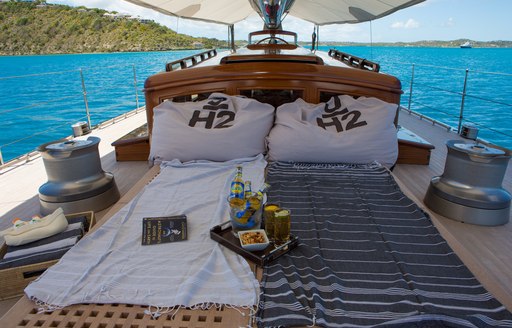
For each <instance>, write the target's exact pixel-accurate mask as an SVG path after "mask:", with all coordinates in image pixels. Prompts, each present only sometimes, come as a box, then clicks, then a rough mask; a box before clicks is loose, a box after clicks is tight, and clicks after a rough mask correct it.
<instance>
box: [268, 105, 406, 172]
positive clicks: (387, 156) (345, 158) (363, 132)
mask: <svg viewBox="0 0 512 328" xmlns="http://www.w3.org/2000/svg"><path fill="white" fill-rule="evenodd" d="M396 109H397V105H396V104H390V103H387V102H384V101H382V100H380V99H377V98H368V97H359V98H357V99H354V98H352V97H350V96H347V95H343V96H336V97H332V98H331V99H330V100H329V102H327V103H320V104H309V103H306V102H305V101H304V100H302V99H297V100H296V101H295V102H293V103H288V104H284V105H281V106H279V107H278V108H277V111H276V122H275V125H274V127H273V128H272V130H271V131H270V134H269V136H268V138H267V141H268V157H269V160H271V161H288V162H311V163H354V164H363V163H371V162H373V161H377V162H379V163H381V164H383V165H386V166H392V165H393V164H394V163H395V162H396V159H397V156H398V141H397V136H396V127H395V125H394V124H393V121H394V118H395V114H396Z"/></svg>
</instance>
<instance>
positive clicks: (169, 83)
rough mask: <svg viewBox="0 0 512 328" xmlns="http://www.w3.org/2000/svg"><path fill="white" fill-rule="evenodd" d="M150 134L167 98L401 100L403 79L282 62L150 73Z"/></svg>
mask: <svg viewBox="0 0 512 328" xmlns="http://www.w3.org/2000/svg"><path fill="white" fill-rule="evenodd" d="M144 87H145V89H144V92H145V94H146V115H147V120H148V130H149V135H150V136H151V132H152V128H153V108H154V107H155V106H157V105H158V104H160V103H161V102H163V101H164V100H167V99H172V98H174V97H178V96H187V95H191V94H197V93H209V92H222V93H225V94H228V95H239V94H240V92H241V91H242V90H250V89H282V90H298V91H302V93H303V95H302V98H303V99H304V100H305V101H306V102H310V103H318V102H320V96H321V93H322V92H329V93H334V94H346V95H351V96H356V97H358V96H371V97H376V98H379V99H382V100H384V101H387V102H390V103H395V104H397V105H398V104H399V103H400V96H401V94H402V89H401V83H400V81H399V80H398V79H397V78H395V77H393V76H390V75H384V74H377V73H374V72H369V71H362V70H357V69H353V68H344V67H335V66H326V65H318V64H305V63H297V62H293V61H291V62H283V61H281V60H280V61H277V62H276V61H263V62H237V63H236V64H221V65H215V66H208V67H197V68H195V69H193V70H192V69H190V70H182V71H175V72H165V73H160V74H156V75H153V76H150V77H149V78H148V79H147V80H146V83H145V85H144Z"/></svg>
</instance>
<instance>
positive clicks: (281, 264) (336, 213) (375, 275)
mask: <svg viewBox="0 0 512 328" xmlns="http://www.w3.org/2000/svg"><path fill="white" fill-rule="evenodd" d="M268 182H269V183H270V185H271V186H272V188H271V190H270V191H269V193H268V201H269V202H272V203H278V204H280V205H281V207H285V208H289V209H290V210H291V212H292V233H293V234H295V235H297V236H298V237H299V240H300V243H299V246H298V247H297V248H295V249H294V250H292V251H291V252H290V253H288V254H287V256H283V257H280V258H279V259H278V260H276V261H275V262H272V263H270V264H269V265H268V266H267V267H265V269H264V273H263V279H262V295H261V297H260V304H259V311H258V314H257V321H258V325H259V326H260V327H279V326H297V325H299V326H309V325H317V326H321V327H383V326H385V327H445V326H446V327H512V315H511V313H510V312H509V311H508V310H507V309H506V308H505V307H504V306H503V305H502V304H500V303H499V302H498V301H497V300H496V299H495V298H493V296H492V295H490V294H489V293H488V292H487V291H486V290H485V289H484V288H483V287H482V285H481V284H480V283H479V282H478V280H477V279H476V278H475V277H474V276H473V274H472V273H471V272H470V271H469V270H468V269H467V267H466V266H465V265H464V264H463V263H462V261H461V260H460V259H459V258H458V257H457V255H456V254H455V253H454V252H453V251H452V249H451V248H450V247H449V246H448V244H447V243H446V241H445V240H444V238H443V237H442V236H441V235H440V234H439V231H438V230H437V229H436V228H435V226H434V225H433V224H432V221H431V220H430V218H429V217H428V216H427V215H426V214H425V213H424V212H423V211H422V210H421V209H420V208H419V207H418V206H417V205H416V204H415V203H413V202H412V201H411V200H410V199H408V198H407V197H406V196H405V195H404V194H403V193H402V192H401V190H400V189H399V187H398V185H397V184H396V182H395V181H394V179H393V177H392V176H391V174H390V173H389V172H388V171H387V169H385V168H383V167H381V166H379V165H377V164H370V165H343V164H332V165H331V164H303V163H301V164H297V163H295V164H293V163H280V162H277V163H271V164H270V165H269V167H268Z"/></svg>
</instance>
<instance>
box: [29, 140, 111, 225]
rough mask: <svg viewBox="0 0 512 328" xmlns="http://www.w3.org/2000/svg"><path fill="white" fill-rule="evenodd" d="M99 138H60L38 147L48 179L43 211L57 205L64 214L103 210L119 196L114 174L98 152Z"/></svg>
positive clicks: (41, 193)
mask: <svg viewBox="0 0 512 328" xmlns="http://www.w3.org/2000/svg"><path fill="white" fill-rule="evenodd" d="M99 143H100V138H97V137H89V138H88V139H87V140H71V141H65V140H58V141H52V142H49V143H46V144H43V145H41V146H39V148H38V150H39V151H40V152H41V156H42V157H43V163H44V167H45V169H46V174H47V176H48V182H46V183H45V184H43V185H42V186H41V187H40V188H39V201H40V206H41V213H42V214H43V215H47V214H49V213H51V212H53V211H54V210H55V209H57V208H58V207H62V209H63V210H64V213H76V212H83V211H95V212H96V211H100V210H102V209H105V208H107V207H108V206H110V205H112V204H113V203H115V202H116V201H117V200H118V199H119V197H120V195H119V191H118V189H117V185H116V183H115V181H114V176H113V175H112V174H111V173H108V172H104V171H103V169H102V168H101V161H100V157H99V152H98V145H99Z"/></svg>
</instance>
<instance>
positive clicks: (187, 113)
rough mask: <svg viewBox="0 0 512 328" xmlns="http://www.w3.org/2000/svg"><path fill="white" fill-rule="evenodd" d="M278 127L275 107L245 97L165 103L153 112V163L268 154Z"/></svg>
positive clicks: (151, 159) (222, 97)
mask: <svg viewBox="0 0 512 328" xmlns="http://www.w3.org/2000/svg"><path fill="white" fill-rule="evenodd" d="M273 121H274V107H273V106H271V105H268V104H263V103H260V102H258V101H256V100H254V99H249V98H246V97H242V96H229V95H225V94H222V93H213V94H211V95H210V97H209V98H208V99H206V100H203V101H198V102H185V103H175V102H171V101H166V102H163V103H162V104H160V105H158V106H156V107H155V108H154V119H153V131H152V136H151V151H150V161H154V162H156V163H159V162H161V161H167V160H173V159H178V160H180V161H181V162H187V161H192V160H211V161H227V160H232V159H235V158H241V157H248V156H254V155H257V154H260V153H264V152H265V151H266V148H265V137H266V136H267V135H268V132H269V131H270V128H271V127H272V124H273Z"/></svg>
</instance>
